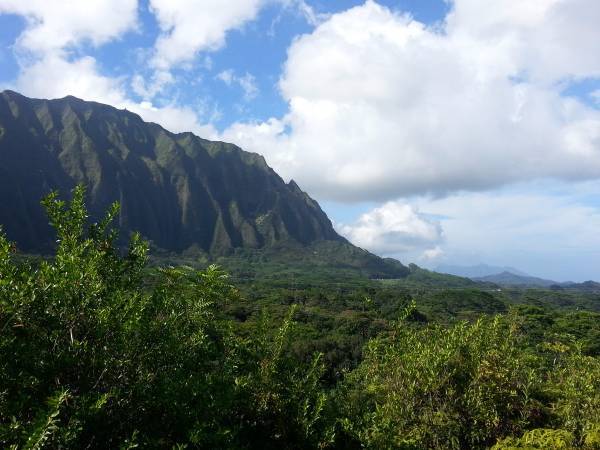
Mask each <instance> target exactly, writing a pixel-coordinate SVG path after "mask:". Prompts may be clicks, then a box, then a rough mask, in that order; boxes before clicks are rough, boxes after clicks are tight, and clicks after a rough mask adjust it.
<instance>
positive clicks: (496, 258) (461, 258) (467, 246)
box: [414, 181, 600, 281]
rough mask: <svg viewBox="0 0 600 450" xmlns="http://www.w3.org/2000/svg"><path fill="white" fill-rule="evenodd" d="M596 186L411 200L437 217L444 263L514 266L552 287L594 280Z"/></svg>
mask: <svg viewBox="0 0 600 450" xmlns="http://www.w3.org/2000/svg"><path fill="white" fill-rule="evenodd" d="M599 192H600V184H598V182H597V181H595V182H589V183H581V184H578V185H575V186H573V185H572V184H562V183H558V184H557V183H543V184H542V185H541V186H536V185H534V184H526V185H520V186H515V187H513V188H506V189H501V190H497V191H494V192H487V193H484V192H478V193H475V192H474V193H461V194H456V195H451V196H449V197H445V198H438V199H420V200H415V202H414V203H415V206H416V207H418V208H420V209H421V210H424V211H427V212H428V213H431V214H436V216H437V217H440V219H439V220H440V226H441V227H443V230H444V237H445V241H444V243H443V244H442V245H441V248H442V249H443V251H444V255H443V257H444V259H445V260H447V261H449V262H452V263H456V264H463V265H472V264H479V263H488V264H494V265H500V266H504V265H506V266H509V265H512V266H517V267H518V268H519V269H522V270H524V271H525V272H528V273H531V274H533V275H536V276H542V277H546V278H550V279H554V280H558V281H566V280H567V279H573V280H575V281H583V280H586V279H596V280H597V279H600V266H599V265H598V261H600V234H599V233H598V230H599V229H600V206H599V205H598V203H597V202H595V204H594V203H590V199H594V198H596V199H597V198H598V193H599Z"/></svg>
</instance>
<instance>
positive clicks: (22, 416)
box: [0, 187, 600, 449]
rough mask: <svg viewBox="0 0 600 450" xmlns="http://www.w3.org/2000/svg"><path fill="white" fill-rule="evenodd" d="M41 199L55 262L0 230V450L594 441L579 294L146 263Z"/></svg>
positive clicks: (521, 445) (102, 226) (591, 298)
mask: <svg viewBox="0 0 600 450" xmlns="http://www.w3.org/2000/svg"><path fill="white" fill-rule="evenodd" d="M43 203H44V206H45V208H46V211H47V213H48V215H49V218H50V222H51V224H52V226H53V227H54V229H55V230H56V234H57V249H56V254H55V256H54V257H52V258H50V259H26V260H23V259H22V258H19V257H18V255H17V254H16V251H15V247H14V245H13V244H11V243H10V242H8V240H7V239H6V238H5V237H4V235H2V234H1V233H0V330H1V332H0V446H1V447H2V448H12V449H21V448H32V449H33V448H36V449H41V448H91V449H93V448H98V449H104V448H136V447H138V448H211V449H212V448H231V449H244V448H265V449H269V448H277V449H280V448H292V449H293V448H296V449H300V448H306V449H309V448H310V449H312V448H331V449H336V448H339V449H342V448H343V449H352V448H356V449H359V448H371V449H392V448H398V449H425V448H434V449H448V448H453V449H463V448H464V449H480V448H494V449H525V448H527V449H535V448H545V449H571V448H583V449H596V448H600V359H599V358H598V356H599V354H600V331H599V329H598V325H597V324H598V323H599V322H598V319H600V313H599V308H600V298H599V297H598V294H596V293H594V292H572V291H569V292H556V291H551V290H543V289H540V290H511V291H497V290H496V289H495V288H489V289H487V288H485V287H483V288H482V287H481V286H480V285H474V284H472V283H466V284H464V285H463V284H462V282H461V281H460V280H461V279H457V278H456V277H448V278H443V276H439V275H435V274H431V273H427V272H426V271H422V270H421V269H418V268H416V267H411V268H410V270H411V274H409V275H408V276H407V277H406V278H403V279H401V280H396V281H389V280H388V281H381V280H369V279H368V278H364V277H356V276H352V274H350V273H346V275H345V276H344V277H343V278H342V279H341V281H340V280H339V279H336V280H333V279H331V278H330V272H328V269H327V268H324V269H323V270H324V272H323V273H321V272H320V271H319V269H318V268H317V269H316V270H314V271H312V272H310V273H308V272H306V273H289V274H288V277H287V279H286V280H281V278H279V279H278V278H276V277H271V278H269V277H260V276H245V277H239V276H238V277H237V278H235V279H232V278H229V277H228V276H227V275H226V273H225V272H223V271H222V270H221V269H219V268H218V267H217V266H215V265H208V266H207V267H204V268H203V269H198V268H192V267H190V266H185V265H178V266H164V265H163V266H160V267H150V266H149V265H148V245H147V244H146V243H145V242H144V241H143V240H142V239H141V238H140V237H139V235H136V234H133V235H132V236H131V239H130V241H129V246H128V249H127V251H124V252H122V251H121V250H119V246H118V245H117V243H118V242H120V241H119V238H118V236H117V233H116V232H115V231H114V230H113V229H112V228H111V225H110V224H111V222H112V219H113V218H114V217H115V216H116V214H117V212H118V206H117V205H114V206H113V207H112V208H111V209H110V210H109V212H108V214H107V215H106V217H105V218H104V219H103V220H101V221H100V222H98V223H96V224H92V225H91V226H88V225H87V211H86V208H85V205H84V190H83V188H81V187H78V188H76V189H75V191H74V192H73V198H72V200H71V201H70V202H64V201H62V200H60V199H59V198H58V197H57V195H56V194H52V195H50V196H49V197H47V198H46V199H45V200H44V202H43ZM234 272H235V271H234ZM239 273H240V272H238V274H239ZM323 274H325V276H321V275H323ZM290 280H292V281H290ZM436 286H437V287H436Z"/></svg>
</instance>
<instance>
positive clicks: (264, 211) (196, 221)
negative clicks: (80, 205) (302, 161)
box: [0, 91, 407, 276]
mask: <svg viewBox="0 0 600 450" xmlns="http://www.w3.org/2000/svg"><path fill="white" fill-rule="evenodd" d="M78 183H82V184H84V185H85V186H86V187H87V203H88V207H89V210H90V214H91V216H92V219H95V218H97V217H99V216H100V214H101V213H102V212H103V211H105V210H106V209H107V208H108V206H109V205H110V204H111V203H112V202H114V201H119V202H120V204H121V211H120V214H119V217H118V226H119V227H120V229H121V230H122V234H123V236H127V235H128V234H129V233H130V232H131V231H139V232H141V234H142V235H143V236H144V237H145V238H146V239H148V240H149V241H150V242H151V244H152V247H153V248H154V249H155V250H156V251H158V252H163V253H164V252H167V253H175V254H181V253H183V252H186V253H187V254H190V253H191V254H205V255H209V256H211V257H216V256H223V255H230V254H232V253H233V252H234V250H236V249H251V250H252V249H254V250H265V249H270V248H277V247H279V246H281V245H282V244H284V245H292V246H294V245H295V246H299V247H300V248H310V247H312V246H314V245H317V246H321V245H322V243H328V246H329V247H332V246H333V248H338V252H341V253H342V254H352V257H353V258H354V259H356V258H358V259H359V261H358V262H357V261H353V262H352V265H353V266H358V267H360V266H361V265H365V266H369V267H373V266H376V267H377V270H375V272H374V274H376V275H379V276H402V275H403V274H405V273H407V269H406V268H405V267H404V266H402V265H400V264H397V262H395V263H394V264H391V263H388V262H386V261H385V260H383V259H381V258H378V257H376V256H375V255H372V254H369V253H368V252H364V251H362V250H360V249H357V248H356V247H354V246H352V245H351V244H349V243H348V242H347V241H346V240H345V239H344V238H343V237H341V236H340V235H338V234H337V233H336V232H335V230H334V229H333V226H332V224H331V221H330V220H329V218H328V217H327V216H326V214H325V213H324V212H323V211H322V210H321V208H320V207H319V204H318V203H317V202H316V201H314V200H313V199H312V198H310V197H309V196H308V195H307V194H306V193H305V192H303V191H302V190H301V189H300V187H299V186H298V185H297V184H296V183H295V182H294V181H293V180H292V181H290V182H289V183H285V182H284V180H283V179H282V178H281V177H279V175H277V174H276V173H275V172H274V171H273V169H271V168H270V167H269V166H268V165H267V163H266V162H265V160H264V158H263V157H262V156H260V155H258V154H255V153H249V152H245V151H243V150H242V149H240V148H239V147H237V146H235V145H232V144H228V143H224V142H213V141H208V140H205V139H201V138H199V137H197V136H195V135H194V134H192V133H180V134H174V133H171V132H169V131H167V130H165V129H164V128H162V127H161V126H159V125H157V124H154V123H148V122H144V121H143V120H142V119H141V118H140V117H139V116H138V115H136V114H133V113H131V112H129V111H126V110H118V109H116V108H113V107H111V106H107V105H103V104H99V103H95V102H86V101H83V100H80V99H77V98H75V97H65V98H62V99H57V100H40V99H31V98H27V97H24V96H22V95H20V94H18V93H15V92H12V91H4V92H2V93H1V94H0V224H2V225H3V228H4V231H5V233H6V234H7V236H8V238H9V239H11V240H13V241H15V242H16V243H17V245H18V247H19V248H20V249H21V250H23V251H25V252H29V253H47V252H49V251H50V250H51V249H52V247H53V246H54V245H55V242H54V240H55V237H54V234H53V232H52V230H51V228H50V226H49V225H48V220H47V218H46V217H45V215H44V212H43V210H42V208H41V207H40V205H39V202H40V199H41V198H42V197H43V196H44V195H46V194H48V193H49V192H50V191H51V190H56V189H57V190H59V191H61V193H63V194H66V193H68V192H69V191H70V190H71V189H72V188H73V187H74V186H75V185H76V184H78ZM333 253H335V252H333Z"/></svg>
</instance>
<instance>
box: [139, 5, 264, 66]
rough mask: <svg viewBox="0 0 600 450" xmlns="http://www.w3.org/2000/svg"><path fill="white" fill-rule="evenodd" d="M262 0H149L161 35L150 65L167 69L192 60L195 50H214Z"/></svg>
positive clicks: (254, 15)
mask: <svg viewBox="0 0 600 450" xmlns="http://www.w3.org/2000/svg"><path fill="white" fill-rule="evenodd" d="M263 3H264V1H263V0H228V1H226V2H223V1H217V0H208V1H206V0H205V1H197V0H150V9H151V10H152V12H153V13H154V15H155V16H156V19H157V21H158V24H159V26H160V28H161V31H162V32H161V35H160V36H159V37H158V39H157V41H156V44H155V53H154V56H153V58H152V64H153V65H154V66H155V67H156V68H157V69H160V70H169V69H171V67H173V66H174V65H175V64H181V63H185V62H190V61H192V60H193V59H194V58H195V57H196V55H197V54H198V52H200V51H210V50H217V49H219V48H220V47H222V46H223V44H224V43H225V37H226V35H227V32H228V31H229V30H232V29H236V28H239V27H241V26H242V25H243V24H244V23H246V22H248V21H249V20H252V19H254V18H255V17H256V15H257V14H258V11H259V9H260V7H261V5H262V4H263Z"/></svg>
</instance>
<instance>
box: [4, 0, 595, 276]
mask: <svg viewBox="0 0 600 450" xmlns="http://www.w3.org/2000/svg"><path fill="white" fill-rule="evenodd" d="M598 23H600V4H599V3H598V2H597V1H595V0H572V1H570V2H556V1H554V0H540V1H537V2H522V0H505V1H503V2H498V1H495V0H452V1H450V0H447V1H444V0H402V1H389V0H388V1H383V0H380V1H374V0H371V1H340V0H336V1H331V0H327V1H325V0H231V1H228V2H212V1H207V0H139V1H136V0H89V1H87V2H66V1H64V2H61V1H57V2H44V1H41V0H19V1H17V0H0V87H1V88H10V89H15V90H18V91H20V92H22V93H24V94H25V95H29V96H33V97H44V98H54V97H62V96H64V95H69V94H71V95H76V96H78V97H82V98H84V99H88V100H95V101H100V102H104V103H110V104H113V105H114V106H116V107H119V108H127V109H130V110H133V111H135V112H137V113H138V114H140V115H141V116H142V117H143V118H144V119H146V120H150V121H154V122H158V123H161V124H162V125H163V126H165V127H166V128H168V129H171V130H173V131H186V130H191V131H193V132H195V133H196V134H198V135H201V136H203V137H206V138H210V139H221V140H227V141H231V142H235V143H236V144H238V145H240V146H241V147H243V148H245V149H248V150H250V151H255V152H258V153H261V154H263V155H265V157H266V158H267V161H268V162H269V164H270V165H271V166H273V167H274V168H275V169H276V170H277V171H278V173H280V174H281V175H282V176H283V177H284V178H285V179H290V178H293V179H295V180H296V181H297V182H298V183H299V184H300V185H301V187H302V188H303V189H305V190H306V191H307V192H308V193H309V194H311V195H312V196H313V197H315V198H316V199H317V200H319V202H320V203H321V205H322V207H323V208H324V210H325V211H326V212H327V213H328V214H329V216H330V217H331V218H332V220H333V221H334V223H335V226H336V228H337V229H338V231H340V232H341V233H343V234H344V235H345V236H347V237H348V238H349V239H350V240H352V241H353V242H355V243H356V244H357V245H360V246H362V247H365V248H368V249H369V250H371V251H373V252H376V253H378V254H382V255H389V256H394V257H397V258H399V259H400V260H402V261H404V262H415V263H417V264H419V265H422V266H426V267H435V266H436V265H438V264H440V263H451V264H466V265H471V264H478V263H488V264H494V265H511V266H515V267H518V268H520V269H522V270H524V271H526V272H529V273H531V274H533V275H538V276H543V277H547V278H553V279H557V280H568V279H570V280H576V281H580V280H585V279H600V233H598V230H600V181H599V179H600V48H599V47H600V45H599V44H598V42H600V28H599V27H598V26H597V24H598Z"/></svg>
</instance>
